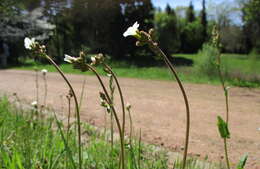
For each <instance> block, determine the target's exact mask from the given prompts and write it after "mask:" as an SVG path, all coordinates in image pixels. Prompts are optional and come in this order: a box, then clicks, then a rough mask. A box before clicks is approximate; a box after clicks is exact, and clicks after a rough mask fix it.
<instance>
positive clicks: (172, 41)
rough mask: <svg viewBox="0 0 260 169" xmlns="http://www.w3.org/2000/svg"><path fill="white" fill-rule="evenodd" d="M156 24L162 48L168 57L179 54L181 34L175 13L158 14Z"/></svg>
mask: <svg viewBox="0 0 260 169" xmlns="http://www.w3.org/2000/svg"><path fill="white" fill-rule="evenodd" d="M154 22H155V29H156V32H157V39H158V42H159V45H160V46H161V48H162V49H163V50H164V51H165V53H166V54H167V55H171V54H172V53H176V52H178V51H179V49H180V36H179V35H180V33H179V30H178V26H177V19H176V16H175V15H173V13H171V14H168V13H165V12H157V13H156V14H155V19H154Z"/></svg>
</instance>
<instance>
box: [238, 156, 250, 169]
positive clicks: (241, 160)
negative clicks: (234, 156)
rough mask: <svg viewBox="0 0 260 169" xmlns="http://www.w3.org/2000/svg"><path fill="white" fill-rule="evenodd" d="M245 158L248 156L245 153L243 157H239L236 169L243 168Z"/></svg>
mask: <svg viewBox="0 0 260 169" xmlns="http://www.w3.org/2000/svg"><path fill="white" fill-rule="evenodd" d="M247 158H248V155H247V154H245V155H243V157H242V158H241V159H240V161H239V163H238V165H237V169H244V167H245V165H246V161H247Z"/></svg>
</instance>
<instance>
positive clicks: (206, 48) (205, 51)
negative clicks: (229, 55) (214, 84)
mask: <svg viewBox="0 0 260 169" xmlns="http://www.w3.org/2000/svg"><path fill="white" fill-rule="evenodd" d="M217 55H218V50H217V49H216V48H215V47H213V46H212V45H210V44H204V45H203V47H202V50H201V51H199V53H198V57H199V58H198V63H197V70H198V71H199V72H202V73H203V74H205V75H206V76H208V77H213V76H215V75H217V70H216V57H217Z"/></svg>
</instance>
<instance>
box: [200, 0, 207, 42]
mask: <svg viewBox="0 0 260 169" xmlns="http://www.w3.org/2000/svg"><path fill="white" fill-rule="evenodd" d="M205 3H206V2H205V0H202V10H201V12H200V23H201V24H202V28H203V30H202V36H203V41H204V42H205V41H206V40H207V38H208V34H207V27H208V20H207V12H206V4H205Z"/></svg>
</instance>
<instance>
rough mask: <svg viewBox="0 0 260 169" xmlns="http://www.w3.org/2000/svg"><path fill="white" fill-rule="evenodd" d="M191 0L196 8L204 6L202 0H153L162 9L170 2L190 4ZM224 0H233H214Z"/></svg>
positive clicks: (216, 1) (222, 0) (182, 4)
mask: <svg viewBox="0 0 260 169" xmlns="http://www.w3.org/2000/svg"><path fill="white" fill-rule="evenodd" d="M190 1H192V3H193V6H194V8H195V9H197V10H198V9H201V8H202V7H201V3H202V0H152V2H153V4H154V6H155V7H161V9H164V8H165V6H166V4H167V3H169V4H170V6H171V7H176V6H188V5H189V4H190ZM224 1H231V0H214V2H215V3H221V2H224ZM206 3H207V0H206Z"/></svg>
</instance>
